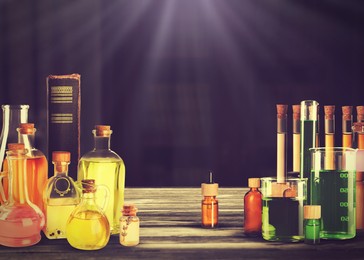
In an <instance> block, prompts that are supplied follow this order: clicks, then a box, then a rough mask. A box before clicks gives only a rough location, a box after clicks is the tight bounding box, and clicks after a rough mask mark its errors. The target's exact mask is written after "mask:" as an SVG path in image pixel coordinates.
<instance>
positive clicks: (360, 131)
mask: <svg viewBox="0 0 364 260" xmlns="http://www.w3.org/2000/svg"><path fill="white" fill-rule="evenodd" d="M358 120H359V117H358ZM352 129H353V134H354V138H353V148H357V149H359V150H363V149H364V122H356V123H354V124H353V127H352ZM355 183H356V185H355V186H356V229H359V230H363V229H364V172H360V171H357V172H356V177H355Z"/></svg>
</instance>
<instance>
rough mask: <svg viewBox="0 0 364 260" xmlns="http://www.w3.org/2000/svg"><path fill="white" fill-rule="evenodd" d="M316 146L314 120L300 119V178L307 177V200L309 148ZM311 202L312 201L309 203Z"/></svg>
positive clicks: (309, 168)
mask: <svg viewBox="0 0 364 260" xmlns="http://www.w3.org/2000/svg"><path fill="white" fill-rule="evenodd" d="M314 147H316V121H312V120H305V121H301V178H307V179H308V180H307V201H308V202H310V194H311V193H310V179H309V178H310V172H311V152H310V148H314ZM311 204H312V203H311Z"/></svg>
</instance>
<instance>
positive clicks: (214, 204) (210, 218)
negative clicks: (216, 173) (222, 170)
mask: <svg viewBox="0 0 364 260" xmlns="http://www.w3.org/2000/svg"><path fill="white" fill-rule="evenodd" d="M209 177H210V178H209V182H208V183H202V184H201V192H202V195H203V196H204V198H203V200H202V202H201V225H202V227H204V228H215V227H216V226H217V225H218V219H219V203H218V200H217V199H216V196H217V192H218V188H219V184H218V183H214V182H213V179H212V172H210V175H209Z"/></svg>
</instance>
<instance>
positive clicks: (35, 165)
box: [17, 123, 48, 213]
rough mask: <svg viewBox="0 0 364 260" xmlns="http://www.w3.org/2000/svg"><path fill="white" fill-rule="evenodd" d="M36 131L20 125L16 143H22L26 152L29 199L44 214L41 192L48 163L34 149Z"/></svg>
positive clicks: (26, 125) (40, 153)
mask: <svg viewBox="0 0 364 260" xmlns="http://www.w3.org/2000/svg"><path fill="white" fill-rule="evenodd" d="M36 130H37V129H36V128H34V124H31V123H23V124H20V126H19V128H18V129H17V131H18V142H19V143H23V144H24V146H25V149H26V150H27V157H28V158H27V174H28V176H27V180H28V181H27V185H28V195H29V199H30V201H31V202H33V203H34V204H35V205H37V206H38V207H39V208H40V209H41V210H42V211H43V213H44V205H43V190H44V186H45V184H46V182H47V179H48V162H47V159H46V157H45V156H44V154H43V153H42V152H41V151H40V150H38V149H36V148H35V147H34V139H35V132H36Z"/></svg>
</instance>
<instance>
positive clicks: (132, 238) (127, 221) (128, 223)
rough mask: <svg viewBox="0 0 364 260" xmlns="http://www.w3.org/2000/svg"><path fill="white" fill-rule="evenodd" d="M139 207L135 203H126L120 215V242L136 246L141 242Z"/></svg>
mask: <svg viewBox="0 0 364 260" xmlns="http://www.w3.org/2000/svg"><path fill="white" fill-rule="evenodd" d="M137 211H138V209H137V208H136V207H135V206H134V205H133V204H125V205H124V207H123V210H122V216H121V217H120V244H121V245H123V246H136V245H138V244H139V218H138V217H137V215H136V213H137Z"/></svg>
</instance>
